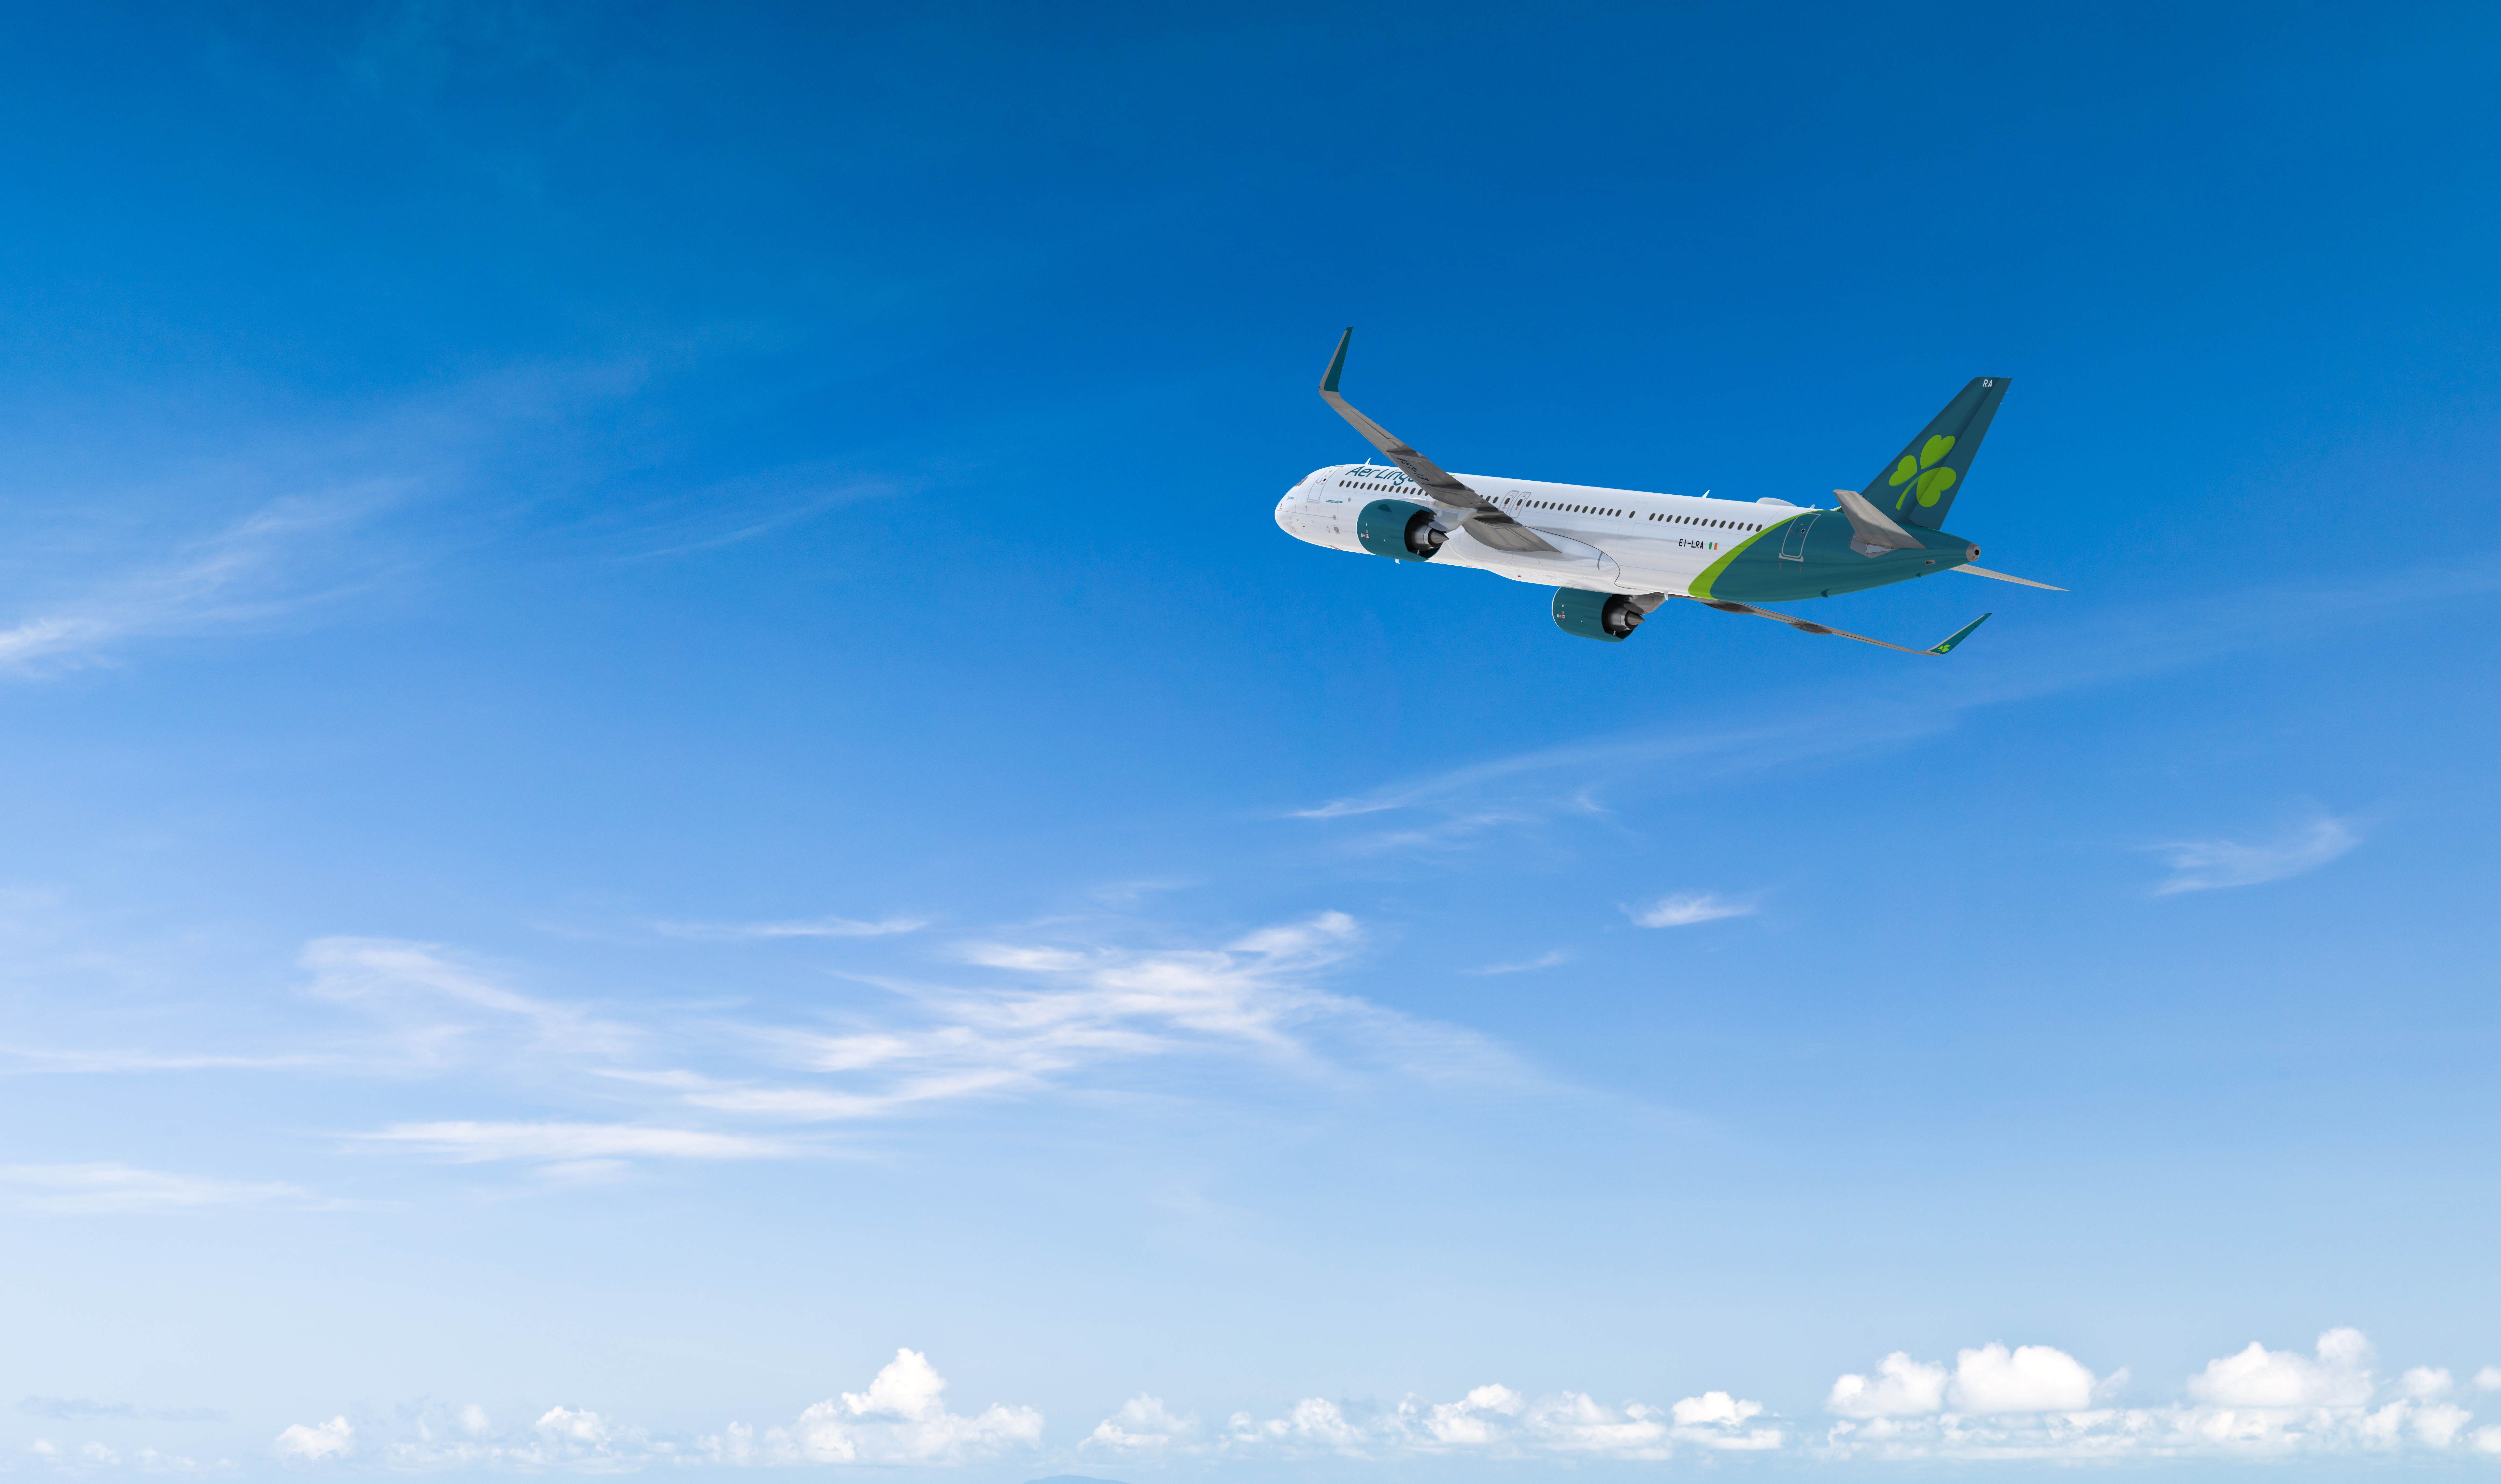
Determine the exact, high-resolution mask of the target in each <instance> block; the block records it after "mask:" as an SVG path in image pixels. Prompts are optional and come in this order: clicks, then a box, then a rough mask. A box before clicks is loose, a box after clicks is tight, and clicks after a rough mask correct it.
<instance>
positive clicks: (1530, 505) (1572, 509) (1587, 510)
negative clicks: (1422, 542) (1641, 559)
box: [1338, 479, 1762, 530]
mask: <svg viewBox="0 0 2501 1484" xmlns="http://www.w3.org/2000/svg"><path fill="white" fill-rule="evenodd" d="M1338 484H1339V485H1340V486H1341V487H1342V488H1345V489H1397V488H1400V487H1398V486H1394V485H1381V484H1374V483H1371V482H1369V481H1366V480H1351V479H1342V480H1339V481H1338ZM1512 503H1513V504H1515V505H1517V506H1518V507H1519V508H1520V509H1522V510H1560V511H1566V512H1569V513H1570V514H1573V515H1582V516H1614V517H1616V518H1617V519H1618V520H1621V519H1622V518H1624V517H1626V516H1629V515H1631V514H1632V512H1631V511H1628V510H1611V509H1604V508H1601V507H1599V506H1595V505H1565V504H1562V503H1560V502H1558V501H1554V500H1515V501H1513V502H1512ZM1649 519H1651V520H1652V521H1659V522H1663V523H1667V524H1670V525H1699V526H1703V527H1705V528H1707V529H1710V530H1761V529H1762V527H1761V526H1759V525H1751V524H1748V523H1746V522H1743V521H1705V520H1703V519H1701V518H1700V517H1698V516H1670V515H1653V516H1651V517H1650V518H1649Z"/></svg>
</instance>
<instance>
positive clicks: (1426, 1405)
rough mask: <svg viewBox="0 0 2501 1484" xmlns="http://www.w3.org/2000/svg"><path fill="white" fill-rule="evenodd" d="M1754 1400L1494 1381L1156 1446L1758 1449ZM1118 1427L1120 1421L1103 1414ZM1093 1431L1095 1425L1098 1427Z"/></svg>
mask: <svg viewBox="0 0 2501 1484" xmlns="http://www.w3.org/2000/svg"><path fill="white" fill-rule="evenodd" d="M1762 1411H1763V1408H1762V1404H1761V1403H1760V1402H1755V1401H1741V1400H1737V1399H1736V1398H1734V1397H1732V1396H1730V1395H1729V1394H1728V1393H1726V1392H1709V1393H1706V1394H1704V1395H1703V1396H1700V1397H1687V1398H1685V1399H1684V1400H1682V1401H1679V1402H1677V1403H1676V1404H1675V1405H1674V1406H1673V1407H1669V1408H1660V1407H1656V1406H1651V1405H1649V1404H1647V1403H1644V1402H1639V1401H1625V1402H1622V1403H1620V1404H1615V1405H1611V1404H1609V1403H1606V1402H1602V1401H1599V1400H1597V1399H1595V1398H1593V1397H1590V1396H1588V1395H1587V1394H1585V1393H1583V1392H1558V1393H1556V1394H1554V1395H1552V1396H1548V1397H1540V1398H1536V1399H1533V1400H1532V1399H1531V1398H1528V1397H1525V1396H1523V1395H1521V1394H1520V1393H1518V1392H1517V1391H1514V1390H1512V1389H1511V1388H1510V1387H1508V1386H1503V1385H1500V1384H1498V1383H1496V1384H1488V1385H1484V1386H1479V1387H1476V1388H1474V1389H1473V1390H1471V1391H1469V1392H1467V1393H1466V1394H1465V1395H1463V1396H1461V1397H1460V1398H1459V1399H1458V1400H1454V1401H1439V1402H1435V1401H1426V1400H1422V1399H1419V1398H1416V1397H1409V1398H1407V1399H1406V1400H1403V1401H1400V1402H1399V1403H1398V1404H1397V1405H1396V1406H1394V1407H1371V1406H1355V1405H1352V1404H1351V1403H1340V1402H1336V1401H1331V1400H1327V1399H1325V1398H1320V1397H1308V1398H1305V1399H1304V1400H1300V1401H1297V1402H1295V1403H1294V1405H1293V1406H1292V1407H1290V1408H1289V1409H1287V1410H1286V1411H1285V1413H1284V1415H1282V1416H1278V1417H1272V1418H1268V1419H1266V1420H1264V1421H1262V1420H1259V1419H1257V1418H1255V1417H1253V1416H1252V1414H1251V1413H1249V1412H1236V1413H1234V1414H1233V1416H1232V1418H1231V1419H1230V1421H1229V1422H1228V1423H1227V1424H1226V1427H1225V1430H1224V1432H1223V1433H1221V1434H1220V1435H1218V1436H1216V1437H1214V1438H1211V1439H1208V1440H1206V1441H1205V1442H1192V1441H1189V1440H1188V1439H1187V1438H1185V1437H1183V1436H1180V1435H1176V1436H1175V1437H1174V1438H1173V1439H1171V1440H1170V1441H1168V1442H1167V1443H1166V1444H1165V1445H1164V1446H1165V1447H1167V1448H1171V1449H1173V1450H1175V1451H1186V1452H1191V1453H1200V1454H1208V1455H1214V1456H1221V1457H1258V1458H1284V1459H1294V1458H1312V1457H1321V1456H1336V1457H1342V1458H1349V1459H1367V1460H1375V1461H1384V1460H1390V1459H1398V1458H1416V1457H1445V1456H1459V1455H1464V1456H1471V1457H1482V1458H1490V1459H1548V1460H1556V1461H1560V1460H1569V1459H1592V1460H1597V1459H1622V1460H1651V1459H1663V1458H1669V1457H1673V1456H1675V1455H1676V1454H1677V1453H1678V1452H1679V1451H1680V1450H1681V1449H1682V1448H1686V1447H1690V1448H1694V1449H1699V1450H1704V1451H1724V1450H1763V1449H1775V1448H1778V1447H1780V1446H1781V1445H1782V1443H1783V1441H1784V1436H1783V1433H1781V1431H1780V1430H1779V1429H1778V1428H1776V1427H1766V1426H1755V1425H1753V1424H1754V1422H1755V1420H1756V1419H1757V1418H1759V1417H1761V1416H1762ZM1107 1423H1108V1424H1110V1425H1112V1426H1114V1427H1116V1428H1117V1430H1118V1431H1119V1432H1121V1433H1126V1432H1128V1431H1129V1425H1128V1424H1127V1423H1126V1422H1124V1421H1122V1420H1121V1419H1117V1418H1115V1419H1107ZM1100 1431H1101V1430H1099V1429H1098V1433H1100Z"/></svg>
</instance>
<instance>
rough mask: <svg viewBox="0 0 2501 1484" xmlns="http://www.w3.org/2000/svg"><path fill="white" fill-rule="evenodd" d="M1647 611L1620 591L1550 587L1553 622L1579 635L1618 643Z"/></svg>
mask: <svg viewBox="0 0 2501 1484" xmlns="http://www.w3.org/2000/svg"><path fill="white" fill-rule="evenodd" d="M1648 617H1650V614H1649V612H1648V611H1647V610H1645V609H1644V608H1643V607H1642V606H1641V605H1640V604H1639V603H1637V602H1635V601H1633V600H1632V599H1631V598H1628V597H1626V596H1624V595H1623V594H1622V593H1620V592H1591V591H1589V590H1586V589H1583V588H1557V589H1555V590H1554V626H1555V627H1557V628H1559V629H1561V630H1563V631H1564V632H1565V633H1567V634H1572V635H1575V636H1577V637H1580V638H1583V639H1599V640H1603V641H1605V642H1606V643H1609V644H1621V643H1623V642H1624V641H1625V640H1626V639H1628V638H1630V637H1632V632H1633V630H1634V629H1636V628H1639V627H1641V621H1642V620H1644V619H1646V618H1648Z"/></svg>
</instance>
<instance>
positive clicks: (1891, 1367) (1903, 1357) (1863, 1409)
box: [1823, 1350, 1946, 1417]
mask: <svg viewBox="0 0 2501 1484" xmlns="http://www.w3.org/2000/svg"><path fill="white" fill-rule="evenodd" d="M1945 1398H1946V1368H1945V1367H1944V1366H1937V1365H1932V1364H1930V1363H1928V1362H1924V1361H1915V1360H1913V1359H1911V1357H1910V1355H1909V1354H1908V1353H1906V1352H1904V1351H1900V1350H1896V1351H1894V1352H1893V1353H1892V1354H1891V1355H1888V1356H1886V1357H1884V1359H1883V1360H1882V1361H1879V1362H1877V1363H1876V1374H1875V1375H1874V1376H1873V1377H1869V1376H1863V1375H1845V1376H1843V1377H1841V1378H1840V1379H1839V1380H1837V1381H1835V1382H1833V1383H1832V1391H1831V1392H1830V1393H1829V1394H1828V1395H1827V1396H1826V1397H1825V1398H1824V1401H1823V1404H1824V1406H1825V1407H1826V1408H1827V1409H1828V1410H1831V1411H1834V1412H1837V1413H1839V1414H1840V1415H1842V1416H1844V1417H1912V1416H1917V1415H1920V1414H1923V1413H1927V1412H1933V1411H1936V1410H1938V1409H1939V1408H1941V1407H1943V1406H1944V1405H1945Z"/></svg>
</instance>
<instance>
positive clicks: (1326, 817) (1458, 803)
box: [1281, 562, 2501, 854]
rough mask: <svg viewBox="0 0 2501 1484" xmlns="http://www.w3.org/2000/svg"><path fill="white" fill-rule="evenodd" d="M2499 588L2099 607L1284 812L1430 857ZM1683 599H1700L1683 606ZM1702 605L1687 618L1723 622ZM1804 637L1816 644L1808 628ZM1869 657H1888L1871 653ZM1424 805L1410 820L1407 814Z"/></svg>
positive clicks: (2448, 584) (2478, 573)
mask: <svg viewBox="0 0 2501 1484" xmlns="http://www.w3.org/2000/svg"><path fill="white" fill-rule="evenodd" d="M2496 589H2501V564H2493V563H2490V562H2485V563H2482V564H2475V565H2449V566H2437V567H2421V568H2417V569H2414V570H2412V571H2409V572H2405V573H2398V574H2390V575H2388V576H2386V577H2384V578H2382V579H2379V580H2375V581H2372V582H2368V583H2362V584H2355V585H2351V586H2348V587H2341V588H2321V587H2313V588H2305V589H2279V590H2258V591H2243V592H2239V593H2233V594H2228V595H2220V596H2217V597H2215V598H2213V599H2211V600H2209V601H2207V602H2205V603H2202V604H2199V605H2197V607H2196V608H2195V610H2194V611H2193V612H2187V613H2184V612H2182V611H2180V610H2178V609H2174V608H2166V609H2163V610H2161V611H2159V612H2158V613H2157V612H2155V611H2153V610H2146V611H2143V612H2118V613H2112V612H2103V613H2100V614H2096V615H2094V616H2092V617H2091V618H2090V619H2088V620H2081V621H2071V622H2068V623H2066V624H2054V625H2052V624H2045V625H2042V626H2039V627H2036V629H2035V630H2034V637H2033V638H2032V640H2031V641H2030V642H2029V643H2028V644H2027V645H2026V646H2025V648H2024V649H2023V651H2022V652H2021V653H2019V654H2015V653H2007V652H2000V651H1992V650H1990V649H1988V648H1985V647H1984V648H1978V649H1974V648H1965V649H1962V650H1957V651H1956V652H1955V654H1954V655H1953V657H1952V660H1951V665H1938V666H1932V667H1929V668H1927V669H1914V670H1907V671H1901V672H1900V673H1898V674H1897V675H1895V676H1894V677H1893V678H1891V679H1890V680H1888V682H1887V684H1886V687H1885V689H1884V691H1883V692H1881V694H1880V695H1876V696H1871V695H1869V694H1867V693H1863V692H1860V691H1851V692H1850V693H1849V694H1848V696H1847V698H1846V699H1836V698H1835V694H1834V692H1833V691H1832V689H1831V688H1830V687H1828V686H1821V685H1817V686H1812V687H1802V688H1801V689H1799V690H1797V691H1793V692H1791V693H1789V694H1788V695H1786V696H1767V697H1765V698H1764V700H1763V701H1762V702H1761V703H1760V705H1759V706H1758V707H1756V708H1755V709H1754V711H1753V713H1752V717H1751V719H1750V720H1748V721H1746V722H1744V723H1741V724H1737V725H1720V724H1715V723H1711V722H1698V723H1696V722H1683V721H1672V722H1668V723H1666V724H1664V725H1645V726H1642V727H1638V728H1633V729H1628V730H1624V731H1620V732H1617V733H1614V734H1611V735H1601V736H1597V737H1594V738H1589V739H1585V740H1580V741H1574V742H1570V743H1566V744H1563V745H1560V746H1555V747H1547V748H1538V749H1533V750H1530V751H1526V752H1522V753H1517V754H1513V755H1510V756H1507V757H1496V758H1486V759H1479V760H1476V761H1473V762H1467V763H1462V764H1460V765H1458V766H1455V767H1451V768H1447V769H1444V770H1443V771H1441V772H1438V773H1426V774H1421V775H1413V774H1402V775H1401V776H1399V777H1398V779H1397V780H1396V781H1395V782H1392V783H1389V784H1385V785H1384V786H1382V787H1380V788H1377V789H1373V790H1371V791H1368V792H1365V793H1356V794H1351V795H1347V796H1344V797H1340V798H1335V799H1330V800H1327V801H1325V802H1322V803H1319V804H1317V805H1311V806H1307V807H1303V808H1299V809H1288V810H1283V811H1281V815H1282V817H1284V818H1288V819H1299V820H1306V821H1311V822H1313V823H1314V824H1316V825H1322V826H1325V825H1329V824H1333V823H1337V822H1346V823H1347V825H1348V826H1349V827H1348V831H1347V832H1346V833H1344V834H1342V835H1340V836H1339V837H1338V838H1339V844H1340V848H1342V849H1344V850H1347V851H1349V852H1351V853H1355V854H1381V853H1389V852H1401V851H1404V852H1414V853H1418V854H1429V853H1436V852H1447V851H1452V850H1458V849H1464V848H1471V847H1476V846H1481V845H1482V844H1483V843H1484V840H1485V839H1486V838H1488V837H1490V836H1492V835H1494V834H1495V833H1497V832H1498V831H1500V830H1502V829H1504V828H1506V827H1512V828H1519V827H1534V826H1542V825H1545V824H1547V823H1549V822H1551V821H1555V820H1559V819H1564V818H1569V817H1576V816H1589V815H1592V814H1602V813H1605V812H1607V811H1606V809H1605V808H1604V806H1603V800H1605V799H1606V798H1607V797H1609V796H1611V795H1620V794H1624V793H1638V792H1643V791H1667V792H1690V791H1694V790H1699V789H1706V788H1710V787H1712V786H1714V785H1717V784H1720V783H1724V782H1726V781H1728V780H1731V779H1738V778H1746V777H1754V776H1759V775H1761V774H1763V773H1766V772H1771V771H1775V770H1779V769H1783V768H1790V767H1795V766H1798V765H1802V764H1811V763H1817V762H1823V761H1832V760H1837V759H1843V758H1850V757H1863V756H1869V755H1877V754H1883V753H1886V752H1891V751H1896V750H1899V749H1902V748H1905V747H1910V746H1913V745H1916V744H1917V743H1919V742H1921V741H1923V740H1925V739H1927V738H1930V737H1935V736H1938V735H1941V734H1944V733H1946V732H1950V731H1951V730H1952V729H1953V728H1954V727H1956V726H1958V725H1961V723H1962V721H1963V719H1964V718H1966V717H1967V716H1970V715H1972V714H1974V713H1976V712H1979V711H1983V710H1986V709H1989V708H1993V707H1998V706H2004V705H2011V704H2016V703H2018V702H2022V701H2026V700H2032V699H2036V698H2040V697H2044V696H2049V695H2055V694H2059V693H2063V692H2067V691H2078V690H2084V689H2087V688H2090V687H2093V686H2100V685H2108V684H2112V683H2115V682H2118V681H2124V680H2129V679H2133V678H2136V677H2139V676H2147V675H2154V674H2159V673H2163V672H2167V671H2172V670H2177V669H2180V668H2183V667H2184V666H2188V665H2193V664H2199V663H2204V662H2208V661H2211V660H2214V659H2218V658H2222V657H2224V656H2227V655H2231V654H2236V653H2241V652H2245V651H2249V650H2252V649H2259V648H2264V647H2268V646H2273V645H2281V644H2287V643H2294V642H2300V641H2302V640H2303V639H2304V638H2305V637H2306V636H2308V635H2310V634H2314V633H2316V632H2318V630H2320V629H2322V628H2324V627H2326V626H2328V625H2331V624H2361V623H2371V622H2377V621H2381V620H2384V619H2393V618H2396V617H2398V616H2400V615H2410V614H2414V613H2418V612H2419V611H2420V608H2421V606H2422V605H2423V604H2425V603H2429V602H2440V601H2449V600H2457V599H2467V598H2476V597H2482V596H2484V595H2485V594H2488V593H2490V592H2492V591H2494V590H2496ZM1678 606H1679V607H1680V608H1682V607H1685V606H1688V605H1678ZM1720 617H1721V616H1720V615H1717V614H1709V613H1705V612H1701V611H1695V612H1692V613H1680V614H1679V615H1678V618H1679V619H1680V620H1683V621H1691V622H1695V623H1706V624H1707V623H1711V622H1715V621H1717V619H1719V618H1720ZM1800 642H1802V643H1803V642H1807V641H1805V640H1803V639H1801V640H1800ZM1862 658H1865V660H1866V662H1868V663H1870V664H1876V665H1880V666H1881V665H1883V664H1884V663H1886V662H1887V661H1886V659H1885V658H1882V657H1878V656H1874V655H1869V656H1865V657H1862ZM1400 815H1412V816H1415V818H1414V819H1413V821H1412V822H1410V821H1406V820H1400V819H1397V818H1395V817H1396V816H1400Z"/></svg>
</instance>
